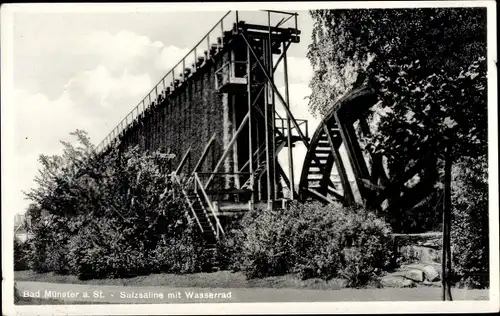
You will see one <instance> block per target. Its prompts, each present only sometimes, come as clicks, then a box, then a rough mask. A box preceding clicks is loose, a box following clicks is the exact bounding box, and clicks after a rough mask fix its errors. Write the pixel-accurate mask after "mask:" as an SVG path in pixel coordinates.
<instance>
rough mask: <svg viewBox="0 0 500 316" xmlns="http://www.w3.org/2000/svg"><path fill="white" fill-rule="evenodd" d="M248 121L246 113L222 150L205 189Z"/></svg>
mask: <svg viewBox="0 0 500 316" xmlns="http://www.w3.org/2000/svg"><path fill="white" fill-rule="evenodd" d="M248 119H249V113H247V115H245V117H244V118H243V121H241V124H240V126H239V127H238V130H237V131H236V134H235V135H233V138H232V139H231V141H230V142H229V144H228V147H227V148H226V150H224V153H223V154H222V157H220V159H219V161H218V162H217V164H216V165H215V168H214V170H213V171H212V174H211V175H210V177H209V178H208V180H207V182H206V183H205V189H207V188H208V186H209V185H210V182H212V180H213V178H214V172H217V171H218V170H219V168H220V166H221V165H222V163H223V162H224V159H226V156H227V155H228V154H229V152H230V150H231V148H232V146H233V144H234V142H236V140H237V139H238V136H239V135H240V133H241V131H242V130H243V127H244V126H245V124H246V123H247V121H248Z"/></svg>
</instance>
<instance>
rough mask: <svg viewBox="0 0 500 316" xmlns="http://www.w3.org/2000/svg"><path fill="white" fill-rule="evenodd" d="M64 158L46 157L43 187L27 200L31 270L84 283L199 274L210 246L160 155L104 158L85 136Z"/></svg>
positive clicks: (129, 152) (112, 152)
mask: <svg viewBox="0 0 500 316" xmlns="http://www.w3.org/2000/svg"><path fill="white" fill-rule="evenodd" d="M73 135H75V136H77V137H78V140H79V144H80V145H79V146H77V147H76V146H74V145H72V144H69V143H63V144H64V146H65V150H64V153H63V155H62V156H52V157H49V156H44V155H41V156H40V162H41V163H42V169H41V170H40V176H39V177H37V178H36V179H35V181H36V182H37V183H38V184H39V186H38V187H37V188H35V189H33V190H32V191H30V192H29V193H28V194H27V196H28V198H29V199H31V200H32V201H33V203H32V204H31V205H30V207H29V209H28V212H27V216H28V217H29V218H30V222H31V225H30V226H31V227H30V233H31V235H32V236H33V238H32V239H31V240H30V245H31V247H30V257H31V262H30V265H31V267H32V269H34V270H35V271H37V272H51V271H53V272H57V273H71V274H76V275H78V277H79V278H81V279H88V278H104V277H111V278H115V277H132V276H136V275H141V274H144V273H148V272H151V271H157V272H179V273H185V272H195V271H197V270H199V269H200V266H201V263H200V261H202V260H201V259H200V258H201V257H202V256H203V253H202V247H201V246H200V243H199V241H197V240H196V238H195V235H194V234H193V223H191V221H190V220H189V219H188V218H187V217H186V215H185V211H186V210H187V204H186V201H185V200H184V198H183V196H182V194H181V193H180V187H179V185H178V183H177V182H175V181H174V180H173V179H172V178H171V176H170V174H169V170H166V169H168V168H167V167H166V166H168V165H169V164H168V161H166V159H170V158H171V157H170V158H168V157H167V158H165V157H164V156H162V155H159V154H158V153H143V152H140V151H139V149H138V148H131V149H129V150H127V151H120V150H118V149H116V148H115V149H111V150H110V151H109V152H107V153H106V154H105V155H96V154H95V152H94V150H93V146H92V145H91V144H90V143H89V141H88V139H87V138H86V135H85V133H83V132H81V131H80V132H76V133H74V134H73Z"/></svg>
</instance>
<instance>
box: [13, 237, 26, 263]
mask: <svg viewBox="0 0 500 316" xmlns="http://www.w3.org/2000/svg"><path fill="white" fill-rule="evenodd" d="M28 246H29V245H28V244H27V243H23V242H22V241H20V240H19V239H18V238H16V237H14V271H21V270H27V269H28V268H29V266H28V258H27V254H28V249H27V247H28Z"/></svg>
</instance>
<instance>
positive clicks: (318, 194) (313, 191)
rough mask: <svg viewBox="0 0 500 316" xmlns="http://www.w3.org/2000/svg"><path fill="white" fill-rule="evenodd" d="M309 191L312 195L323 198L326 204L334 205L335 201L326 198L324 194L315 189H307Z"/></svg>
mask: <svg viewBox="0 0 500 316" xmlns="http://www.w3.org/2000/svg"><path fill="white" fill-rule="evenodd" d="M306 190H307V191H309V192H310V193H312V194H313V195H315V196H317V197H319V198H321V199H322V200H324V201H325V202H327V203H330V204H333V203H335V201H333V200H331V199H329V198H328V197H326V196H324V195H323V194H321V193H319V192H318V191H316V190H314V189H311V188H306Z"/></svg>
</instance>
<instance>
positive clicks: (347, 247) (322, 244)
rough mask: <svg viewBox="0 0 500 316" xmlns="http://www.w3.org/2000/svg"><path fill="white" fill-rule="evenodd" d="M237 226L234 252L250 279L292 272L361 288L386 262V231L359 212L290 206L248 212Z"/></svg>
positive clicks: (377, 221) (336, 207) (371, 216)
mask: <svg viewBox="0 0 500 316" xmlns="http://www.w3.org/2000/svg"><path fill="white" fill-rule="evenodd" d="M241 227H242V230H240V231H238V232H239V233H238V234H237V235H236V236H234V240H235V242H234V246H233V247H234V249H236V251H234V253H236V254H238V259H239V260H236V261H237V262H238V263H239V266H238V268H239V269H240V270H242V271H243V272H244V273H245V274H246V275H247V277H250V278H254V277H264V276H273V275H283V274H287V273H293V274H296V275H298V276H299V277H301V278H302V279H309V278H323V279H326V280H328V279H331V278H334V277H342V278H346V279H347V280H348V285H350V286H361V285H365V284H366V283H367V282H369V281H370V280H371V279H373V278H374V277H375V276H376V275H377V274H379V273H380V272H381V271H382V269H383V268H384V267H385V266H386V265H387V264H388V263H389V257H390V251H388V249H389V247H388V244H389V242H390V236H389V235H390V229H389V226H388V225H387V224H386V223H385V222H384V221H383V220H382V219H380V218H378V217H376V216H375V215H374V214H373V213H371V212H366V211H364V210H358V209H351V208H344V207H342V206H340V205H329V206H323V205H320V204H316V203H312V204H299V203H292V204H291V206H290V208H289V209H287V210H283V209H279V210H274V211H272V210H268V209H266V210H259V211H252V212H250V213H248V214H246V215H245V216H244V218H243V220H242V224H241Z"/></svg>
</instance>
